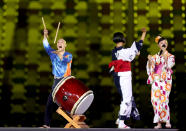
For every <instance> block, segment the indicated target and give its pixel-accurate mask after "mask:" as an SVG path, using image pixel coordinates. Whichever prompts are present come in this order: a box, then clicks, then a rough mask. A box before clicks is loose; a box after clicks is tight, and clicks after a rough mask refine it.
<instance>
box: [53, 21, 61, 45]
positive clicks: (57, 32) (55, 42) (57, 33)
mask: <svg viewBox="0 0 186 131" xmlns="http://www.w3.org/2000/svg"><path fill="white" fill-rule="evenodd" d="M59 27H60V22H59V23H58V27H57V31H56V36H55V39H54V44H55V43H56V39H57V35H58V30H59Z"/></svg>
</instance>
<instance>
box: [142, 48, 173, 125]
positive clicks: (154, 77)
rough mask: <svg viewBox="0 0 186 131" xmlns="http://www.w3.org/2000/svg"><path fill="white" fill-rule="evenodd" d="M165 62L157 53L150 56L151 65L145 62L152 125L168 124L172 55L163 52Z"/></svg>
mask: <svg viewBox="0 0 186 131" xmlns="http://www.w3.org/2000/svg"><path fill="white" fill-rule="evenodd" d="M165 55H166V57H167V60H165V59H164V57H163V56H159V53H158V54H156V55H154V56H152V62H151V64H150V63H149V61H147V66H146V69H147V74H148V80H147V84H151V85H152V87H151V103H152V106H153V109H154V120H153V122H154V123H158V122H170V110H169V105H168V103H169V94H170V91H171V87H172V73H173V71H172V69H171V68H172V67H173V66H174V64H175V59H174V55H172V54H170V53H168V52H167V51H166V52H165Z"/></svg>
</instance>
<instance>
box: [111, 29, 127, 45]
mask: <svg viewBox="0 0 186 131" xmlns="http://www.w3.org/2000/svg"><path fill="white" fill-rule="evenodd" d="M113 41H114V43H116V44H117V43H118V42H123V43H125V38H124V36H123V33H121V32H116V33H114V36H113Z"/></svg>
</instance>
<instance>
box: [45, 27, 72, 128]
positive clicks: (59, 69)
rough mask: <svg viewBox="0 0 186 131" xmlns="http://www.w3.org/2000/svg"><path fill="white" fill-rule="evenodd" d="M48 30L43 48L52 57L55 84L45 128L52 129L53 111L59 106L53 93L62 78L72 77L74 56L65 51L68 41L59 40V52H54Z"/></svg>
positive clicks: (48, 101)
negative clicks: (54, 100) (48, 38)
mask: <svg viewBox="0 0 186 131" xmlns="http://www.w3.org/2000/svg"><path fill="white" fill-rule="evenodd" d="M47 36H48V30H46V29H45V30H44V39H43V46H44V48H45V50H46V52H47V54H48V55H49V57H50V60H51V63H52V74H53V75H54V83H53V86H52V90H51V92H50V94H49V96H48V100H47V105H46V110H45V116H44V125H43V128H50V122H51V117H52V111H53V109H54V108H55V109H57V107H58V106H57V104H55V103H54V102H53V99H52V91H53V89H54V88H55V86H56V85H57V83H58V82H59V81H60V80H62V78H64V77H67V76H69V75H71V63H72V54H70V53H69V52H66V51H65V48H66V46H67V45H66V41H65V40H64V39H59V40H58V42H57V50H54V49H52V48H51V47H50V45H49V42H48V40H47Z"/></svg>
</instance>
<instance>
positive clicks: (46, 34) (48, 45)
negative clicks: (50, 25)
mask: <svg viewBox="0 0 186 131" xmlns="http://www.w3.org/2000/svg"><path fill="white" fill-rule="evenodd" d="M43 33H44V37H43V46H44V48H45V50H46V52H47V53H48V54H49V55H50V54H51V53H52V51H54V49H52V48H51V47H50V44H49V43H48V40H47V37H48V30H46V29H45V30H44V31H43Z"/></svg>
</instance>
